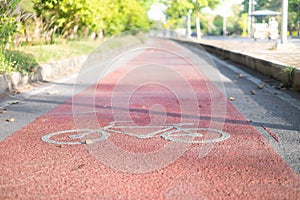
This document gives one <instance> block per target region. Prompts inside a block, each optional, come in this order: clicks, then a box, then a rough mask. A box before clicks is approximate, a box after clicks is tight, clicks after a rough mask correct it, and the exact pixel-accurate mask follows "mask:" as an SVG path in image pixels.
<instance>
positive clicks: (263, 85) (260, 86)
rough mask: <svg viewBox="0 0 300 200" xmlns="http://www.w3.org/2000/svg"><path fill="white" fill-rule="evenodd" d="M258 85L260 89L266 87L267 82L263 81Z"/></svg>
mask: <svg viewBox="0 0 300 200" xmlns="http://www.w3.org/2000/svg"><path fill="white" fill-rule="evenodd" d="M257 87H258V89H263V88H264V87H265V84H264V83H261V84H259V85H258V86H257Z"/></svg>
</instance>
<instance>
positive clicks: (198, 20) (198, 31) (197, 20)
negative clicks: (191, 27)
mask: <svg viewBox="0 0 300 200" xmlns="http://www.w3.org/2000/svg"><path fill="white" fill-rule="evenodd" d="M196 30H197V39H198V40H200V39H201V27H200V12H199V11H197V13H196Z"/></svg>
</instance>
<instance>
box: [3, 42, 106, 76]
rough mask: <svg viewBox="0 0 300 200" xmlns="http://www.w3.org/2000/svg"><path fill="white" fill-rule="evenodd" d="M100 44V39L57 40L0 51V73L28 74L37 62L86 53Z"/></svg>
mask: <svg viewBox="0 0 300 200" xmlns="http://www.w3.org/2000/svg"><path fill="white" fill-rule="evenodd" d="M100 44H101V41H91V40H78V41H66V40H57V42H56V43H55V44H47V45H46V44H44V45H43V44H37V45H30V44H27V45H25V46H21V47H19V48H12V49H9V50H5V51H3V52H1V51H0V74H10V73H11V72H13V71H18V72H21V73H23V74H25V73H27V74H28V73H31V71H32V69H33V67H34V66H36V65H38V64H42V63H47V62H50V61H55V60H60V59H63V58H71V57H74V56H79V55H88V54H90V53H92V52H93V51H94V49H95V48H96V47H98V46H99V45H100Z"/></svg>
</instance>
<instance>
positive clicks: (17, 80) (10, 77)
mask: <svg viewBox="0 0 300 200" xmlns="http://www.w3.org/2000/svg"><path fill="white" fill-rule="evenodd" d="M86 58H87V56H78V57H73V58H69V59H62V60H59V61H55V62H49V63H46V64H41V65H39V66H37V67H35V72H34V73H32V74H29V75H23V74H21V73H19V72H12V73H11V74H0V94H3V93H5V92H8V91H13V90H15V89H17V88H19V87H22V86H25V85H27V84H29V83H35V82H38V81H45V80H49V79H52V78H57V77H59V76H64V75H67V74H69V73H74V72H77V71H79V70H80V68H81V66H82V64H83V63H84V61H85V60H86Z"/></svg>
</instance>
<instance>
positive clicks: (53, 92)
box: [47, 90, 59, 95]
mask: <svg viewBox="0 0 300 200" xmlns="http://www.w3.org/2000/svg"><path fill="white" fill-rule="evenodd" d="M58 93H59V91H58V90H53V91H49V92H47V94H49V95H52V94H58Z"/></svg>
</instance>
